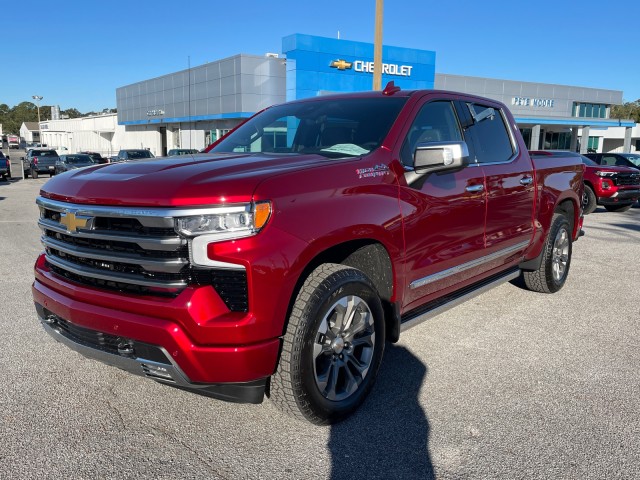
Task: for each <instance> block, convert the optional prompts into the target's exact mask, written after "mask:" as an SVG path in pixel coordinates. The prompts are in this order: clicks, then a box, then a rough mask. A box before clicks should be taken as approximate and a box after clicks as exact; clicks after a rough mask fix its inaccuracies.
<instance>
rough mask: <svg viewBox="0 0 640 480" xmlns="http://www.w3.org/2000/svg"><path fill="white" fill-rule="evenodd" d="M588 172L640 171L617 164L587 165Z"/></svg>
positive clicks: (639, 171)
mask: <svg viewBox="0 0 640 480" xmlns="http://www.w3.org/2000/svg"><path fill="white" fill-rule="evenodd" d="M587 170H589V171H590V172H593V173H595V172H597V171H601V172H616V173H640V170H638V169H637V168H631V167H624V166H617V165H587Z"/></svg>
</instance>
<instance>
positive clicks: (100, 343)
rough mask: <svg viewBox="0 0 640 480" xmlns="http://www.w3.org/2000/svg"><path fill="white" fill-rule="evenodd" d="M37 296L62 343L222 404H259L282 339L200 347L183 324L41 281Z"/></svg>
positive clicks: (47, 327)
mask: <svg viewBox="0 0 640 480" xmlns="http://www.w3.org/2000/svg"><path fill="white" fill-rule="evenodd" d="M32 293H33V297H34V301H35V307H36V311H37V313H38V316H39V318H40V321H41V323H42V325H43V327H44V329H45V331H46V332H47V333H48V334H49V335H51V336H52V337H53V338H55V339H56V340H57V341H59V342H61V343H63V344H65V345H66V346H68V347H69V348H71V349H72V350H74V351H76V352H79V353H81V354H82V355H84V356H86V357H88V358H91V359H94V360H98V361H100V362H102V363H105V364H108V365H112V366H116V367H118V368H121V369H123V370H126V371H128V372H131V373H133V374H136V375H140V376H144V377H147V378H150V379H153V380H156V381H158V382H161V383H164V384H168V385H172V386H175V387H178V388H182V389H185V390H189V391H193V392H195V393H199V394H203V395H207V396H211V397H215V398H219V399H222V400H227V401H235V402H244V403H259V402H261V401H262V398H263V396H264V391H265V386H266V382H267V379H268V378H269V376H270V375H271V374H272V373H273V371H274V369H275V365H276V362H277V356H278V351H279V348H280V341H279V339H277V338H276V339H271V340H266V341H264V342H259V343H253V344H249V345H227V344H223V345H208V344H198V343H196V342H195V341H194V340H193V339H192V338H190V336H189V335H188V332H187V331H186V330H185V329H184V328H183V326H182V325H181V324H180V323H179V322H174V321H171V320H167V319H164V318H158V317H153V316H150V315H143V314H140V313H134V312H128V311H123V310H121V309H119V308H118V306H117V305H115V304H114V305H113V306H112V307H104V306H100V305H95V304H92V303H90V302H87V301H82V300H80V299H78V298H77V297H76V298H74V299H72V298H70V297H68V296H66V295H62V294H60V293H58V292H57V291H55V290H53V289H52V288H50V287H48V286H47V285H45V284H44V283H42V282H41V281H38V279H36V281H35V282H34V284H33V287H32ZM194 300H195V298H194Z"/></svg>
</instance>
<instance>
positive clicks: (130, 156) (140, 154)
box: [116, 148, 155, 162]
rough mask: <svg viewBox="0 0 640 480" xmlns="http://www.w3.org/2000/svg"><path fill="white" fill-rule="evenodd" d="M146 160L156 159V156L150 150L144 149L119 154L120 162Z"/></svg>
mask: <svg viewBox="0 0 640 480" xmlns="http://www.w3.org/2000/svg"><path fill="white" fill-rule="evenodd" d="M145 158H155V155H154V154H153V153H151V152H150V151H149V150H145V149H143V148H140V149H126V150H120V151H119V152H118V160H116V161H118V162H128V161H130V160H143V159H145Z"/></svg>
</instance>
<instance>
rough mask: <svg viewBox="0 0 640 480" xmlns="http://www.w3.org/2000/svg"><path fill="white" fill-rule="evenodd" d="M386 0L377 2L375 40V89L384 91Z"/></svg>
mask: <svg viewBox="0 0 640 480" xmlns="http://www.w3.org/2000/svg"><path fill="white" fill-rule="evenodd" d="M383 10H384V0H376V30H375V37H374V40H373V89H374V90H382V16H383V13H382V12H383Z"/></svg>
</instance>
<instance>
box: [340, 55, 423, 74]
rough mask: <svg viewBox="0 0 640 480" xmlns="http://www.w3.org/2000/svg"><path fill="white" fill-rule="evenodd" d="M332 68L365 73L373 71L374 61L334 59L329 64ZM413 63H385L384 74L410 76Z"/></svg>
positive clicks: (383, 66)
mask: <svg viewBox="0 0 640 480" xmlns="http://www.w3.org/2000/svg"><path fill="white" fill-rule="evenodd" d="M329 66H330V67H331V68H337V69H338V70H351V69H353V70H354V71H356V72H363V73H373V62H365V61H364V60H356V61H355V62H347V61H346V60H343V59H338V60H334V61H333V62H331V63H330V64H329ZM411 70H413V66H412V65H398V64H395V63H383V64H382V74H383V75H395V76H398V77H410V76H411Z"/></svg>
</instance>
